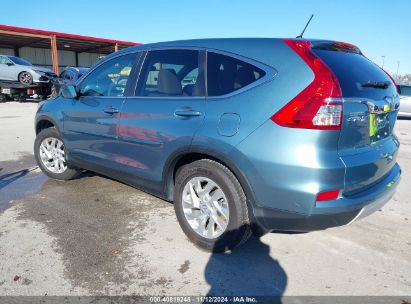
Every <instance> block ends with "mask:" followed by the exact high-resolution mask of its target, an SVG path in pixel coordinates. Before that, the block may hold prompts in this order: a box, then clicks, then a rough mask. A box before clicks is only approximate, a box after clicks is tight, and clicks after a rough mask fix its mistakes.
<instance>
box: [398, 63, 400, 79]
mask: <svg viewBox="0 0 411 304" xmlns="http://www.w3.org/2000/svg"><path fill="white" fill-rule="evenodd" d="M399 69H400V61H399V60H397V78H399V75H398V70H399Z"/></svg>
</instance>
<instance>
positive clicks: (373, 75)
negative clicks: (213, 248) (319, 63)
mask: <svg viewBox="0 0 411 304" xmlns="http://www.w3.org/2000/svg"><path fill="white" fill-rule="evenodd" d="M313 51H314V53H315V54H316V55H317V56H318V57H320V58H321V59H322V60H323V61H324V62H325V63H326V64H327V65H328V66H329V67H330V68H331V70H332V71H333V72H334V74H335V75H336V76H337V78H338V81H339V83H340V86H341V91H342V94H343V96H344V97H365V98H370V99H374V100H381V99H383V98H384V97H386V96H392V95H394V94H395V93H396V89H395V86H394V85H391V86H389V87H388V88H387V89H381V88H370V87H362V85H363V84H364V83H367V82H383V81H390V82H391V79H390V78H389V77H388V75H387V74H386V73H385V72H384V71H383V70H382V69H381V68H380V67H378V66H377V65H376V64H375V63H373V62H372V61H370V60H369V59H367V58H366V57H364V56H362V55H361V54H356V53H348V52H337V51H330V50H319V49H313Z"/></svg>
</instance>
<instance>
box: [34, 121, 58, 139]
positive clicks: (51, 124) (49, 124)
mask: <svg viewBox="0 0 411 304" xmlns="http://www.w3.org/2000/svg"><path fill="white" fill-rule="evenodd" d="M47 128H56V129H57V131H58V132H59V133H60V129H59V127H58V125H57V123H56V122H55V121H54V119H52V118H50V117H48V116H40V117H38V118H37V119H36V125H35V130H36V135H37V134H39V133H40V132H41V131H42V130H44V129H47ZM60 134H61V133H60Z"/></svg>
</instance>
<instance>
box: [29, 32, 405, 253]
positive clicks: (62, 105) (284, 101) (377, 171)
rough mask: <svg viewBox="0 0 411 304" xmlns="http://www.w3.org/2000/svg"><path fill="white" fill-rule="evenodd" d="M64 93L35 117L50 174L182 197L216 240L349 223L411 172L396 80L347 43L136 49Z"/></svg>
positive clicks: (190, 220) (195, 233)
mask: <svg viewBox="0 0 411 304" xmlns="http://www.w3.org/2000/svg"><path fill="white" fill-rule="evenodd" d="M353 66H355V67H356V68H353ZM127 70H128V71H130V72H129V73H124V71H127ZM187 77H190V78H193V79H195V81H193V82H194V83H192V84H187V85H183V83H182V82H183V81H184V79H187ZM61 94H62V96H59V97H57V98H56V99H52V100H50V101H47V102H45V103H44V104H43V105H42V106H41V107H40V108H39V110H38V112H37V115H36V119H35V126H36V134H37V137H36V140H35V146H34V152H35V157H36V160H37V162H38V164H39V166H40V168H41V169H42V170H43V172H44V173H45V174H47V175H48V176H50V177H52V178H56V179H60V180H68V179H71V178H74V177H75V176H76V175H77V174H79V172H80V170H81V169H87V170H91V171H96V172H99V173H101V174H104V175H107V176H110V177H112V178H115V179H118V180H121V181H123V182H125V183H128V184H130V185H134V186H137V187H139V188H143V189H145V190H146V191H147V192H150V193H152V194H154V195H156V196H159V197H162V198H164V199H166V200H170V201H174V207H175V211H176V215H177V219H178V221H179V223H180V225H181V227H182V229H183V231H184V232H185V233H186V235H187V236H188V238H189V239H190V240H192V241H193V242H194V243H195V244H196V245H198V246H200V247H201V248H204V249H206V250H210V251H216V252H218V251H224V250H227V249H230V248H233V247H234V246H236V245H238V244H241V243H242V242H245V241H246V240H247V239H248V237H249V236H250V233H251V232H252V231H253V232H256V233H258V234H262V233H266V232H268V231H271V230H285V231H313V230H321V229H326V228H329V227H335V226H340V225H346V224H349V223H351V222H353V221H355V220H358V219H360V218H362V217H365V216H367V215H369V214H371V213H372V212H374V211H376V210H378V209H380V208H381V207H382V206H383V205H384V204H385V203H386V202H387V201H388V200H389V199H390V198H391V197H392V196H393V194H394V191H395V188H396V187H397V185H398V182H399V179H400V174H401V170H400V167H399V166H398V164H397V162H396V158H397V153H398V147H399V141H398V139H397V137H396V136H395V135H394V133H393V130H394V125H395V122H396V118H397V112H398V106H399V96H398V94H397V90H396V87H395V85H394V83H393V82H392V80H391V78H390V76H389V75H388V74H386V73H385V72H384V71H383V70H382V69H380V68H379V67H378V66H377V65H375V64H374V63H372V62H371V61H369V60H368V59H367V58H365V57H364V56H363V55H362V53H361V52H360V50H359V49H358V48H357V47H355V46H353V45H350V44H347V43H340V42H333V41H323V40H304V39H205V40H190V41H178V42H167V43H158V44H152V45H144V46H138V47H132V48H128V49H125V50H122V51H120V52H116V53H114V54H112V55H110V56H107V57H106V58H104V59H103V60H101V61H100V62H99V63H97V64H96V65H95V67H93V68H92V69H91V70H90V71H89V72H88V73H87V74H86V75H85V76H84V77H83V78H82V79H81V81H79V82H78V83H77V84H76V86H75V87H74V86H72V85H67V86H64V87H62V90H61Z"/></svg>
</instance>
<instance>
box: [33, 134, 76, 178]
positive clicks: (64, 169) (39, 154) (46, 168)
mask: <svg viewBox="0 0 411 304" xmlns="http://www.w3.org/2000/svg"><path fill="white" fill-rule="evenodd" d="M53 140H55V141H54V143H53ZM58 142H60V143H61V144H62V145H61V146H59V145H58ZM43 143H45V144H46V143H50V147H51V148H50V149H52V148H54V150H55V152H50V151H49V150H47V153H46V152H44V150H45V148H44V146H43V147H41V145H42V144H43ZM41 149H42V150H41ZM51 153H53V155H54V156H55V157H54V156H50V157H47V156H48V155H49V154H51ZM57 154H59V155H60V156H59V157H58V156H57ZM34 156H35V158H36V162H37V164H38V166H39V167H40V169H41V171H43V173H44V174H46V175H47V176H49V177H51V178H54V179H57V180H70V179H73V178H75V177H76V176H78V174H79V173H80V171H79V170H77V169H72V168H69V167H68V166H67V163H66V161H65V151H64V143H63V140H62V138H61V136H60V133H59V132H58V131H57V129H56V128H47V129H44V130H42V131H41V132H40V133H39V134H37V136H36V140H35V141H34ZM47 158H48V160H47ZM57 158H58V161H56V162H53V161H50V160H51V159H57ZM56 164H58V165H56ZM53 168H54V170H53Z"/></svg>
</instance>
